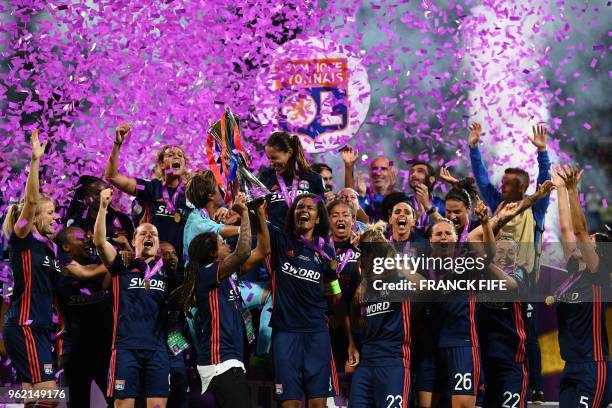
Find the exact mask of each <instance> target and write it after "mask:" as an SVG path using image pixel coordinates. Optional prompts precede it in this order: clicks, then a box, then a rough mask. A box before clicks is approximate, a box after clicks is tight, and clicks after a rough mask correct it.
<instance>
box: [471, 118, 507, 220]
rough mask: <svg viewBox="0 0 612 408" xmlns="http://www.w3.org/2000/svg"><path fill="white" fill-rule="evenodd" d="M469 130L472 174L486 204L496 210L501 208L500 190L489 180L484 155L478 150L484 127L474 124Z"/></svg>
mask: <svg viewBox="0 0 612 408" xmlns="http://www.w3.org/2000/svg"><path fill="white" fill-rule="evenodd" d="M469 130H470V133H469V138H468V144H469V146H470V162H471V164H472V172H473V173H474V178H476V184H477V185H478V189H479V190H480V194H481V195H482V198H483V199H484V201H485V203H486V204H487V205H488V206H489V208H491V209H492V210H495V209H496V208H497V206H499V203H500V202H501V200H502V198H501V193H500V192H499V190H498V189H497V188H495V186H494V185H493V184H491V180H489V173H488V172H487V168H486V167H485V165H484V162H483V160H482V155H481V154H480V149H479V148H478V143H480V138H481V136H482V126H480V123H472V124H471V125H470V127H469Z"/></svg>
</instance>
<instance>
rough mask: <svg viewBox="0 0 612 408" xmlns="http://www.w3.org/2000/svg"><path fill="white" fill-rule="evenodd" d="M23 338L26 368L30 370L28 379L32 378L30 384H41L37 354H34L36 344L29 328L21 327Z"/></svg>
mask: <svg viewBox="0 0 612 408" xmlns="http://www.w3.org/2000/svg"><path fill="white" fill-rule="evenodd" d="M21 329H22V330H23V337H24V339H25V343H26V352H27V354H28V366H29V367H28V368H29V369H30V377H32V384H35V383H39V382H41V379H40V365H39V364H38V353H37V352H36V342H35V341H34V336H33V335H32V328H31V327H30V326H22V327H21Z"/></svg>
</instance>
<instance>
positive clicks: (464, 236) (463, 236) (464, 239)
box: [459, 218, 470, 242]
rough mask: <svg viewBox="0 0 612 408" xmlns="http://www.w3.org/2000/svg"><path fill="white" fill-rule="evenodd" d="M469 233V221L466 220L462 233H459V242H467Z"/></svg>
mask: <svg viewBox="0 0 612 408" xmlns="http://www.w3.org/2000/svg"><path fill="white" fill-rule="evenodd" d="M469 233H470V219H469V218H468V220H467V222H466V223H465V226H464V227H463V231H461V236H460V237H459V242H467V240H468V234H469Z"/></svg>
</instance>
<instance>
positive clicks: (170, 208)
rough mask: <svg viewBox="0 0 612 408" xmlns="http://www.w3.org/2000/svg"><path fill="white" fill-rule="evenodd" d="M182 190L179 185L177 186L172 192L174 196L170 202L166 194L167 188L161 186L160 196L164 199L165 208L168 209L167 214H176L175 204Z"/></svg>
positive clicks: (168, 195)
mask: <svg viewBox="0 0 612 408" xmlns="http://www.w3.org/2000/svg"><path fill="white" fill-rule="evenodd" d="M181 191H182V189H181V185H180V184H179V185H178V186H176V190H175V191H174V194H173V195H172V200H170V194H169V193H168V188H167V187H166V185H165V184H164V185H163V186H162V196H163V197H164V201H165V202H166V208H167V209H168V212H170V213H172V214H176V211H177V210H176V203H177V201H178V196H179V194H180V193H181Z"/></svg>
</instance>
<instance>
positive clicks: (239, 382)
mask: <svg viewBox="0 0 612 408" xmlns="http://www.w3.org/2000/svg"><path fill="white" fill-rule="evenodd" d="M208 389H209V390H210V391H211V392H212V393H213V395H214V396H215V399H216V400H217V404H218V405H219V406H220V407H221V408H251V395H250V392H249V386H248V384H247V380H246V374H245V373H244V371H243V370H242V368H239V367H234V368H230V369H229V370H227V371H226V372H224V373H223V374H220V375H217V376H215V378H213V379H212V381H211V382H210V385H209V386H208Z"/></svg>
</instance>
